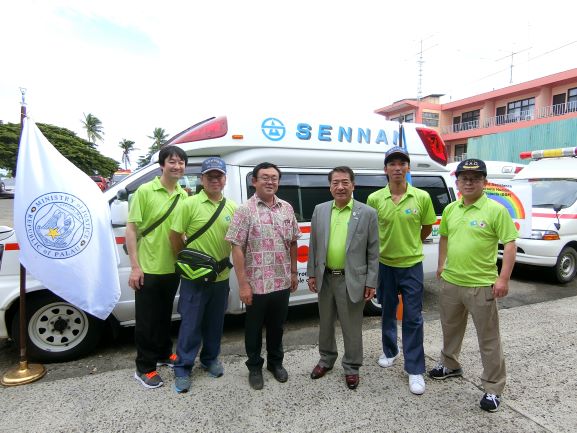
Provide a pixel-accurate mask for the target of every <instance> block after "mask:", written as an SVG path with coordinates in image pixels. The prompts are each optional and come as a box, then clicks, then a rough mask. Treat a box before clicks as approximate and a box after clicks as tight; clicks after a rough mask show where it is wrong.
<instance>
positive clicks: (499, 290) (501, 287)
mask: <svg viewBox="0 0 577 433" xmlns="http://www.w3.org/2000/svg"><path fill="white" fill-rule="evenodd" d="M507 293H509V280H508V279H505V278H500V277H499V278H497V281H495V284H493V296H494V297H495V298H503V297H505V296H507Z"/></svg>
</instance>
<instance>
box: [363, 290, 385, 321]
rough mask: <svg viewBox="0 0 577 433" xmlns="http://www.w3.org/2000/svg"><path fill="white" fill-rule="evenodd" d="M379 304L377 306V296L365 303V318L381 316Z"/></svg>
mask: <svg viewBox="0 0 577 433" xmlns="http://www.w3.org/2000/svg"><path fill="white" fill-rule="evenodd" d="M382 311H383V310H382V309H381V304H379V300H378V299H377V296H376V295H375V296H373V298H372V299H371V300H370V301H368V302H365V310H364V313H365V316H380V315H381V314H382Z"/></svg>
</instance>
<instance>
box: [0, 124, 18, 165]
mask: <svg viewBox="0 0 577 433" xmlns="http://www.w3.org/2000/svg"><path fill="white" fill-rule="evenodd" d="M19 141H20V124H19V123H4V124H2V125H0V168H5V169H7V170H9V171H11V172H12V174H14V173H15V172H16V156H17V155H18V142H19Z"/></svg>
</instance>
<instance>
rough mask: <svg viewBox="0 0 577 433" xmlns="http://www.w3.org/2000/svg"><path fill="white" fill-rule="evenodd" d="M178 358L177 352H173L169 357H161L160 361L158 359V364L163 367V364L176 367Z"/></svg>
mask: <svg viewBox="0 0 577 433" xmlns="http://www.w3.org/2000/svg"><path fill="white" fill-rule="evenodd" d="M177 359H178V357H177V356H176V353H172V354H171V355H170V356H169V357H168V358H166V359H159V360H158V361H156V366H157V367H162V366H163V365H166V366H167V367H170V368H174V363H175V362H176V360H177Z"/></svg>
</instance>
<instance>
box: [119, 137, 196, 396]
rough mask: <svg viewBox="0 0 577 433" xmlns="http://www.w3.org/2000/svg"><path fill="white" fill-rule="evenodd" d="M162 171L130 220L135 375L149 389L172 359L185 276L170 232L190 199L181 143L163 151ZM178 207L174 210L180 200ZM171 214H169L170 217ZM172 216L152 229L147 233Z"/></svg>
mask: <svg viewBox="0 0 577 433" xmlns="http://www.w3.org/2000/svg"><path fill="white" fill-rule="evenodd" d="M158 161H159V164H160V168H161V170H162V174H161V176H160V177H155V178H154V179H153V180H152V181H150V182H148V183H145V184H143V185H141V186H140V187H139V188H138V189H137V190H136V192H135V193H134V196H133V197H132V200H131V202H130V211H129V214H128V223H127V224H126V246H127V249H128V256H129V258H130V266H131V271H130V277H129V279H128V285H129V286H130V287H132V289H133V290H134V310H135V311H134V314H135V319H136V323H135V328H134V341H135V345H136V372H135V373H134V377H135V378H136V379H137V380H138V381H139V382H140V383H142V385H143V386H145V387H146V388H158V387H159V386H162V384H163V381H162V379H161V378H160V375H159V374H158V372H157V371H156V367H157V365H169V364H171V362H172V359H171V357H172V355H171V354H172V340H171V338H170V323H171V318H172V307H173V303H174V296H175V294H176V290H177V289H178V282H179V278H178V275H177V274H176V273H175V272H174V261H175V258H174V256H173V254H172V248H171V246H170V241H169V240H168V232H169V230H170V224H171V222H172V219H173V218H174V215H175V214H176V213H177V212H178V208H179V206H180V205H181V204H182V202H183V201H184V199H185V198H186V197H187V194H186V192H185V191H184V190H183V189H182V188H181V187H180V185H179V184H178V180H179V179H180V178H181V177H182V176H183V175H184V169H185V167H186V161H187V156H186V153H184V151H183V150H182V149H181V148H179V147H176V146H166V147H163V148H162V149H161V150H160V153H159V156H158ZM177 199H178V202H177V205H176V207H174V208H173V209H172V211H171V212H170V214H168V210H169V209H170V208H171V205H172V204H173V203H174V201H175V200H177ZM166 215H167V216H166ZM164 216H166V218H165V219H164V220H163V221H162V223H161V224H160V225H159V226H158V227H156V228H155V229H154V230H152V232H150V233H148V234H146V236H141V234H142V232H143V231H145V230H146V229H148V228H150V227H151V226H152V225H153V224H155V223H156V222H158V221H159V220H161V218H163V217H164Z"/></svg>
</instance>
